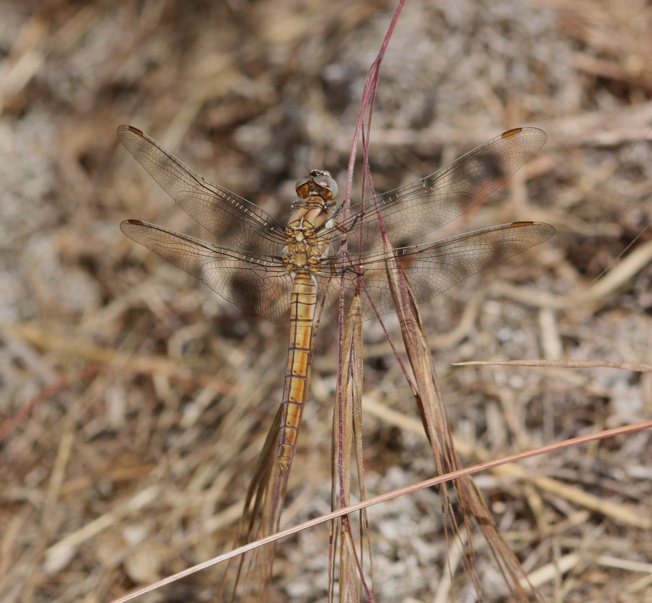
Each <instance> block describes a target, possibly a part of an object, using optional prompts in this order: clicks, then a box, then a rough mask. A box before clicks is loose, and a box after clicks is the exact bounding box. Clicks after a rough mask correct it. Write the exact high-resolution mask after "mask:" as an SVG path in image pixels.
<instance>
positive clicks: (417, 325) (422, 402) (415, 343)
mask: <svg viewBox="0 0 652 603" xmlns="http://www.w3.org/2000/svg"><path fill="white" fill-rule="evenodd" d="M387 273H388V281H389V284H390V288H391V291H392V296H393V297H394V302H395V305H396V311H397V314H398V317H399V323H400V325H401V334H402V335H403V341H404V343H405V349H406V352H407V355H408V358H409V361H410V366H411V367H412V371H413V373H414V379H415V387H416V391H415V400H416V402H417V407H418V410H419V414H420V416H421V421H422V423H423V427H424V429H425V431H426V435H427V437H428V440H429V442H430V446H431V448H432V452H433V455H434V458H435V465H436V467H437V471H438V472H439V473H449V472H452V471H455V470H457V469H459V462H458V460H457V456H456V453H455V448H454V444H453V436H452V433H451V429H450V424H449V421H448V416H447V414H446V409H445V407H444V404H443V400H442V397H441V393H440V390H439V386H438V382H437V376H436V373H435V368H434V366H433V365H432V358H431V354H430V349H429V346H428V341H427V338H426V336H425V331H424V328H423V323H422V321H421V315H420V313H419V309H418V307H417V305H416V301H415V299H414V296H413V294H412V290H411V288H410V286H409V283H408V282H407V280H406V279H405V276H404V275H403V271H402V269H401V266H400V264H399V263H398V262H395V263H391V262H388V263H387ZM453 487H454V488H455V489H456V490H457V492H458V495H459V507H460V514H461V517H462V522H463V525H464V529H465V531H466V535H467V538H468V545H467V546H468V547H469V555H468V557H467V556H466V555H464V556H463V557H462V561H463V565H464V568H465V570H466V572H467V574H468V575H469V577H470V579H471V580H472V582H473V584H474V585H475V587H476V591H477V592H478V596H479V597H480V598H482V595H481V592H480V585H479V578H478V574H477V569H476V565H475V554H474V549H473V544H472V536H473V535H472V529H471V523H470V517H473V518H474V519H475V522H476V523H477V525H478V526H479V528H480V530H481V531H482V533H483V535H484V538H485V541H486V542H487V544H488V546H489V549H490V551H491V554H492V555H493V557H494V559H495V560H496V562H497V564H498V566H499V569H500V572H501V574H502V576H503V578H504V579H505V582H506V584H507V586H508V588H509V590H510V592H511V594H512V596H513V597H514V598H515V599H516V600H518V601H529V600H530V598H529V595H528V593H527V592H526V590H525V588H524V586H523V584H527V575H526V572H525V570H524V569H523V567H522V566H521V564H520V562H519V561H518V559H517V558H516V555H515V554H514V552H513V551H512V549H511V548H510V547H509V545H508V544H507V542H506V541H505V539H504V538H503V536H502V535H501V533H500V531H499V530H498V527H497V526H496V524H495V522H494V519H493V516H492V515H491V513H490V511H489V509H488V508H487V505H486V503H485V502H484V499H483V497H482V495H481V494H480V492H479V490H478V489H477V487H476V486H475V484H474V483H473V481H472V480H471V478H469V477H465V478H461V479H459V480H454V481H453ZM440 494H441V497H442V511H443V515H444V518H445V521H450V525H451V528H452V530H453V536H454V538H461V536H460V533H459V529H460V528H459V524H458V520H457V519H456V515H455V511H454V509H453V505H452V503H451V499H450V495H449V492H448V488H447V486H446V484H443V485H442V487H441V491H440ZM531 590H533V595H534V597H535V598H538V599H539V598H541V596H540V595H539V594H538V592H537V591H536V590H534V589H531Z"/></svg>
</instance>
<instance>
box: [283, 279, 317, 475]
mask: <svg viewBox="0 0 652 603" xmlns="http://www.w3.org/2000/svg"><path fill="white" fill-rule="evenodd" d="M290 299H291V307H290V345H289V347H288V357H287V364H286V369H285V385H284V387H283V407H282V410H281V425H280V434H279V444H278V452H277V456H278V462H279V466H280V469H281V473H285V472H287V471H288V470H289V469H290V465H291V464H292V457H293V456H294V449H295V445H296V441H297V435H298V433H299V425H300V423H301V415H302V413H303V405H304V404H305V402H306V398H307V395H308V381H309V379H310V353H311V352H310V350H311V346H312V338H313V331H314V328H313V320H314V317H315V307H316V305H317V283H316V281H315V277H314V276H312V275H309V274H302V273H299V274H296V275H295V276H294V284H293V286H292V292H291V294H290Z"/></svg>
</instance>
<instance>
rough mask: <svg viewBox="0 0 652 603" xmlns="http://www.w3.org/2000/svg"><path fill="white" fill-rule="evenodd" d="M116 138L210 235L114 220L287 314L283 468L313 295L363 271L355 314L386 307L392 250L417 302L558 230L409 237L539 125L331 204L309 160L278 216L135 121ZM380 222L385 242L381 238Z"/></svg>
mask: <svg viewBox="0 0 652 603" xmlns="http://www.w3.org/2000/svg"><path fill="white" fill-rule="evenodd" d="M118 138H119V140H120V142H121V143H122V144H123V145H124V146H125V148H126V149H127V151H129V153H131V155H133V157H134V158H135V159H136V161H138V163H140V164H141V166H142V167H143V168H145V170H146V171H147V172H148V173H149V174H150V175H151V176H152V177H153V178H154V180H155V181H156V182H157V183H158V184H159V185H160V186H161V188H162V189H163V190H164V191H165V192H167V193H168V194H169V195H170V196H171V197H172V198H173V199H174V200H175V201H176V203H177V204H178V205H179V206H180V207H181V208H182V209H183V210H184V211H186V212H187V213H188V214H189V215H190V216H191V217H192V218H193V219H194V220H195V221H196V222H198V223H199V224H200V225H201V226H203V227H204V228H205V229H207V230H208V231H209V232H211V233H212V234H213V235H214V236H215V238H216V241H217V242H216V243H210V242H206V241H203V240H200V239H197V238H194V237H191V236H188V235H186V234H182V233H179V232H175V231H172V230H169V229H167V228H163V227H162V226H157V225H156V224H151V223H148V222H143V221H142V220H134V219H131V220H126V221H124V222H122V224H121V229H122V232H123V233H124V234H125V235H126V236H128V237H129V238H130V239H133V240H134V241H135V242H137V243H140V244H141V245H144V246H145V247H147V248H149V249H150V250H152V251H154V252H156V253H157V254H159V255H160V256H162V257H163V258H165V259H166V260H169V261H170V262H172V263H173V264H176V265H177V266H178V267H179V268H182V269H183V270H185V271H186V272H188V273H190V274H192V275H193V276H195V277H197V278H198V279H200V280H201V281H203V282H204V283H205V284H206V285H208V286H209V287H210V288H211V289H213V291H215V292H216V293H217V294H219V295H220V296H222V297H223V298H225V299H226V300H228V301H230V302H232V303H234V304H235V305H236V306H238V307H239V308H240V309H241V310H243V311H245V312H251V313H254V314H258V315H260V316H263V317H264V318H266V319H267V320H269V321H271V322H273V323H285V322H288V321H289V323H290V343H289V346H288V354H287V361H286V371H285V384H284V390H283V401H282V405H281V413H280V414H281V416H280V429H279V437H278V441H277V446H276V461H277V463H278V467H279V469H280V472H281V474H287V471H288V470H289V468H290V466H291V463H292V459H293V456H294V450H295V446H296V441H297V435H298V433H299V427H300V423H301V415H302V412H303V406H304V403H305V401H306V398H307V386H308V379H309V369H310V358H311V350H312V344H313V336H314V331H315V320H316V315H317V308H318V305H319V304H320V303H322V302H323V303H325V304H326V305H327V306H328V305H330V307H335V308H337V307H338V303H337V302H338V300H340V297H342V298H343V299H344V301H345V303H348V302H349V301H350V300H351V299H352V298H353V295H354V292H355V291H356V289H358V290H360V287H359V285H360V283H362V290H363V291H364V294H365V296H366V297H367V303H365V304H364V310H363V318H369V317H371V316H374V315H376V314H378V315H380V314H384V313H388V312H391V311H392V308H393V305H392V304H393V302H392V296H391V293H390V287H389V284H388V274H387V268H388V262H389V261H390V260H397V265H398V266H399V269H400V270H403V271H404V273H405V275H406V277H407V280H408V282H409V283H410V286H411V287H412V289H413V293H414V296H415V298H416V300H417V301H419V302H421V301H424V300H428V299H430V298H433V297H435V296H437V295H439V294H440V293H442V292H443V291H445V290H447V289H448V288H449V287H451V286H453V285H454V284H456V283H458V282H460V281H461V280H463V279H464V278H466V277H467V276H469V275H471V274H474V273H477V272H480V271H481V270H483V269H485V268H487V267H489V266H493V265H495V264H496V263H498V262H502V261H503V260H506V259H507V258H509V257H512V256H514V255H516V254H518V253H521V252H523V251H525V250H526V249H529V248H531V247H533V246H535V245H539V244H540V243H542V242H544V241H546V240H547V239H549V238H550V237H551V236H552V235H553V234H554V233H555V229H554V227H552V226H551V225H549V224H545V223H542V222H531V221H520V222H512V223H509V224H503V225H500V226H493V227H490V228H484V229H481V230H475V231H472V232H468V233H464V234H460V235H456V236H451V237H447V238H444V239H440V240H437V241H434V242H425V243H418V242H417V241H418V239H419V237H424V236H425V235H427V234H429V233H432V232H434V231H436V230H437V229H440V228H442V227H443V226H444V225H446V224H448V223H449V222H451V221H452V220H454V219H455V218H457V217H459V216H460V215H462V214H463V213H464V212H466V211H467V210H469V209H470V208H471V207H473V206H475V205H477V204H478V203H480V201H482V200H483V199H484V198H485V197H486V196H487V195H489V194H490V193H491V192H492V191H494V190H495V189H496V188H498V187H500V186H502V185H504V184H505V183H506V181H507V180H508V178H509V177H510V176H511V175H512V174H513V173H514V172H515V171H516V170H518V169H519V168H520V167H521V166H522V165H523V164H525V163H526V162H527V161H528V160H529V159H530V158H531V157H532V156H533V155H534V154H535V153H537V152H538V151H539V150H540V149H541V147H542V146H543V145H544V143H545V141H546V135H545V133H544V132H543V131H542V130H539V129H537V128H532V127H524V128H516V129H512V130H509V131H507V132H504V133H503V134H501V135H499V136H497V137H496V138H494V139H493V140H490V141H488V142H486V143H485V144H483V145H481V146H479V147H477V148H475V149H473V150H472V151H470V152H468V153H467V154H465V155H463V156H462V157H460V158H459V159H457V160H456V161H454V162H453V163H451V164H450V165H448V166H446V167H443V168H441V169H440V170H438V171H436V172H434V173H432V174H430V175H429V176H426V177H425V178H422V179H420V180H417V181H416V182H413V183H411V184H408V185H405V186H401V187H400V188H397V189H394V190H392V191H389V192H387V193H384V194H381V195H376V196H371V197H369V198H367V199H365V200H363V201H361V202H359V203H356V204H352V205H351V206H350V211H349V212H344V211H343V210H342V205H340V206H339V207H338V204H337V202H336V197H337V193H338V187H337V183H336V182H335V180H334V179H333V178H332V177H331V175H330V174H329V172H327V171H325V170H317V169H315V170H312V171H310V173H309V174H308V175H307V176H306V177H304V178H302V179H300V180H299V181H298V182H297V184H296V195H297V197H296V199H294V200H293V201H292V203H291V205H290V208H291V210H292V214H291V216H290V218H289V222H288V223H287V225H283V224H282V223H280V222H279V221H278V220H277V219H276V218H274V217H273V216H271V215H270V214H269V213H267V212H266V211H264V210H263V209H261V208H260V207H259V206H257V205H256V204H254V203H252V202H251V201H248V200H246V199H244V198H242V197H240V196H238V195H236V194H235V193H232V192H231V191H229V190H227V189H225V188H223V187H221V186H219V185H217V184H213V183H212V182H210V181H208V180H207V179H205V178H204V177H202V176H201V175H200V174H198V173H197V172H195V171H193V170H192V169H190V168H189V167H187V166H186V165H185V164H184V163H182V162H181V161H180V160H179V159H177V158H176V157H175V156H174V155H172V154H171V153H169V152H168V151H166V150H165V149H163V148H162V147H161V146H160V145H159V144H158V143H157V142H156V141H154V140H153V139H152V138H150V137H149V136H147V135H146V134H145V133H143V132H142V131H141V130H139V129H138V128H135V127H133V126H126V125H125V126H120V127H119V128H118ZM381 223H382V228H383V229H384V230H385V232H386V234H387V236H388V238H389V241H391V244H392V245H393V247H388V246H387V245H386V244H383V236H382V235H381ZM342 289H343V290H342Z"/></svg>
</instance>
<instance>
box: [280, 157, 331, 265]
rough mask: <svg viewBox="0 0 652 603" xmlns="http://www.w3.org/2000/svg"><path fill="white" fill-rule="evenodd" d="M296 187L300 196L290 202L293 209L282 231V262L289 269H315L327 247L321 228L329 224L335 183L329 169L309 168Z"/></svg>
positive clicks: (326, 240)
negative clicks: (283, 243)
mask: <svg viewBox="0 0 652 603" xmlns="http://www.w3.org/2000/svg"><path fill="white" fill-rule="evenodd" d="M296 190H297V196H298V197H299V198H298V199H297V200H296V201H295V202H294V203H293V204H292V209H293V210H294V212H293V214H292V218H291V219H290V223H289V224H288V226H287V228H286V230H285V241H286V246H285V248H284V250H283V264H284V266H285V269H286V270H287V271H288V272H293V273H304V274H306V273H311V272H317V271H318V270H319V269H320V267H321V258H322V257H323V256H324V254H325V253H326V250H327V248H328V243H329V239H330V237H329V236H325V235H324V230H328V227H329V226H330V222H329V221H330V218H331V214H332V210H333V208H334V207H335V200H334V199H335V195H337V183H336V182H335V180H333V179H332V178H331V175H330V174H329V173H328V172H325V171H322V170H312V171H311V172H310V174H309V175H308V176H307V177H306V178H303V179H301V180H299V181H298V182H297V187H296Z"/></svg>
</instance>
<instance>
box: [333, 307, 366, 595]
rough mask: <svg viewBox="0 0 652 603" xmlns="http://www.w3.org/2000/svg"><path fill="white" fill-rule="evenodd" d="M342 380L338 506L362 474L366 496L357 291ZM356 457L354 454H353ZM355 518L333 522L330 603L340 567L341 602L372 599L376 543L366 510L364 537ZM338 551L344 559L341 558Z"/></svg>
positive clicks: (336, 447) (337, 420)
mask: <svg viewBox="0 0 652 603" xmlns="http://www.w3.org/2000/svg"><path fill="white" fill-rule="evenodd" d="M343 358H344V363H343V366H342V376H343V383H342V387H341V392H342V394H341V396H340V403H338V404H337V405H335V407H334V409H333V445H332V449H333V459H332V490H331V492H332V494H331V508H332V509H333V510H337V509H342V508H345V507H348V506H349V505H350V504H351V481H352V480H353V479H354V477H355V476H357V482H358V491H359V496H360V500H365V498H366V489H365V483H364V459H363V450H362V381H363V338H362V298H361V297H360V295H356V296H355V297H354V298H353V303H352V304H351V307H350V308H349V311H348V315H347V321H346V328H345V332H344V349H343ZM353 455H354V456H353ZM353 458H355V463H356V471H355V474H352V471H351V462H352V459H353ZM355 523H356V522H355V521H354V519H353V517H351V516H348V515H347V516H344V517H341V518H338V519H337V521H334V522H332V523H331V528H330V534H331V538H330V546H329V559H330V563H329V568H330V569H329V571H330V578H329V595H328V596H329V601H334V600H335V592H334V585H335V581H336V576H337V567H338V566H339V579H338V581H339V601H342V602H344V601H350V602H355V601H360V600H361V590H364V592H365V595H366V597H367V600H369V601H373V600H374V596H373V569H372V568H371V543H370V542H369V534H368V521H367V514H366V510H364V509H363V510H361V511H360V516H359V520H358V524H359V538H358V539H357V546H356V537H355V535H354V530H353V525H355ZM338 552H339V561H338V560H337V558H338ZM365 559H369V564H370V572H369V575H370V580H369V581H367V579H366V577H365V572H364V560H365Z"/></svg>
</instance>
